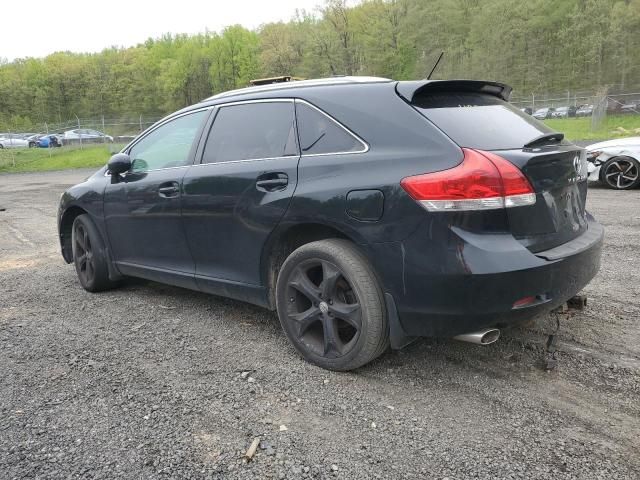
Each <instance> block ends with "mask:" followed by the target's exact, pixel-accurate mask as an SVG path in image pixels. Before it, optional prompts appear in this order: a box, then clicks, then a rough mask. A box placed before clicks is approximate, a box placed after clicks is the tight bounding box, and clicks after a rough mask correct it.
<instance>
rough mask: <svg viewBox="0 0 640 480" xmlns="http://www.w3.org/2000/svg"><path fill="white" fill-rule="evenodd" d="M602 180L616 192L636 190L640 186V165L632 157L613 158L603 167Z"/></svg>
mask: <svg viewBox="0 0 640 480" xmlns="http://www.w3.org/2000/svg"><path fill="white" fill-rule="evenodd" d="M602 179H603V180H604V183H605V185H606V186H607V187H609V188H614V189H616V190H629V189H631V188H635V187H637V186H638V184H640V164H639V163H638V161H637V160H636V159H635V158H631V157H614V158H611V159H609V160H608V161H607V163H605V164H604V165H603V167H602Z"/></svg>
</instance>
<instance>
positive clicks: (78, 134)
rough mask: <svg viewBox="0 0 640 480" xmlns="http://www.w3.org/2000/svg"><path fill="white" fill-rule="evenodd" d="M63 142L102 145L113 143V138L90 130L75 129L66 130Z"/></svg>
mask: <svg viewBox="0 0 640 480" xmlns="http://www.w3.org/2000/svg"><path fill="white" fill-rule="evenodd" d="M62 138H63V139H64V141H65V142H71V141H73V142H74V143H78V142H81V141H82V142H87V143H102V142H113V137H112V136H111V135H107V134H106V133H102V132H99V131H98V130H91V129H89V128H76V129H75V130H67V131H66V132H64V135H63V137H62Z"/></svg>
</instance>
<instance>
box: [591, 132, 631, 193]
mask: <svg viewBox="0 0 640 480" xmlns="http://www.w3.org/2000/svg"><path fill="white" fill-rule="evenodd" d="M586 149H587V160H588V164H587V168H588V170H587V171H588V172H589V180H593V181H598V182H602V183H604V184H605V185H606V186H607V187H609V188H614V189H617V190H629V189H632V188H635V187H637V186H638V185H639V184H640V137H630V138H619V139H616V140H608V141H606V142H600V143H594V144H593V145H589V146H588V147H586Z"/></svg>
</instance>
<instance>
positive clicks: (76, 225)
mask: <svg viewBox="0 0 640 480" xmlns="http://www.w3.org/2000/svg"><path fill="white" fill-rule="evenodd" d="M71 249H72V252H73V263H74V264H75V267H76V273H77V274H78V280H80V284H81V285H82V287H83V288H84V289H85V290H87V291H89V292H99V291H102V290H107V289H110V288H113V287H115V286H117V285H118V282H116V281H113V280H111V279H110V278H109V266H108V263H107V253H106V249H105V247H104V242H103V241H102V237H101V236H100V232H99V231H98V229H97V228H96V226H95V225H94V223H93V221H92V220H91V218H90V217H89V215H87V214H82V215H78V216H77V217H76V218H75V220H74V221H73V226H72V228H71Z"/></svg>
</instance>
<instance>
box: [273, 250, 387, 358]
mask: <svg viewBox="0 0 640 480" xmlns="http://www.w3.org/2000/svg"><path fill="white" fill-rule="evenodd" d="M276 296H277V304H278V315H279V317H280V323H281V324H282V328H283V329H284V331H285V333H286V334H287V337H288V338H289V340H290V341H291V343H292V344H293V345H294V346H295V348H296V349H297V350H298V351H299V352H300V353H301V354H302V356H303V357H304V358H306V359H307V360H308V361H309V362H311V363H314V364H316V365H318V366H320V367H323V368H327V369H330V370H352V369H354V368H358V367H360V366H362V365H364V364H366V363H368V362H370V361H371V360H373V359H375V358H376V357H378V356H379V355H381V354H382V353H383V352H384V351H385V350H386V348H387V346H388V343H389V334H388V327H387V319H386V313H385V308H384V301H383V296H382V292H381V290H380V287H379V285H378V281H377V279H376V277H375V274H374V272H373V270H372V268H371V266H370V265H369V263H368V262H367V260H366V259H365V258H364V257H363V256H362V254H361V253H360V252H359V251H358V250H357V249H356V248H355V246H353V244H351V243H350V242H348V241H345V240H339V239H331V240H322V241H319V242H313V243H309V244H307V245H303V246H302V247H300V248H298V249H297V250H296V251H295V252H293V253H292V254H291V255H290V256H289V258H287V260H286V261H285V262H284V265H283V266H282V269H281V271H280V274H279V275H278V284H277V288H276Z"/></svg>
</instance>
